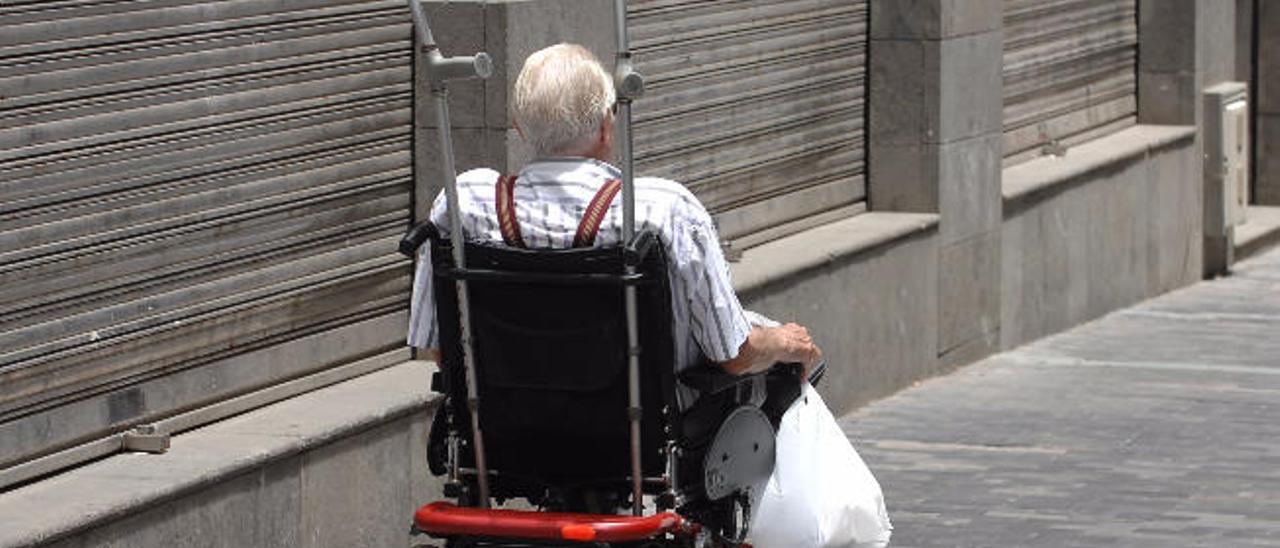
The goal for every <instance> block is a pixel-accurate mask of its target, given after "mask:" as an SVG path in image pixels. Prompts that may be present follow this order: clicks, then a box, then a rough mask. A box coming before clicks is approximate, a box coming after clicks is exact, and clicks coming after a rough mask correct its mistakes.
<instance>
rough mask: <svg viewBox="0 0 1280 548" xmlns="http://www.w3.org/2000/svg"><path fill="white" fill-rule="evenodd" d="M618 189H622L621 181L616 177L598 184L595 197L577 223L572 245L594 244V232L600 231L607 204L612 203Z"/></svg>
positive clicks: (585, 245) (589, 245) (588, 245)
mask: <svg viewBox="0 0 1280 548" xmlns="http://www.w3.org/2000/svg"><path fill="white" fill-rule="evenodd" d="M619 190H622V181H619V180H617V179H609V180H608V181H605V183H604V184H603V185H601V186H600V190H597V191H596V195H595V197H593V198H591V203H590V204H589V205H587V211H586V212H585V213H583V214H582V221H581V222H579V223H578V232H577V234H574V235H573V247H591V246H592V245H593V244H595V242H596V234H599V233H600V223H601V222H603V221H604V214H605V212H607V211H609V204H611V203H613V198H614V197H615V196H617V195H618V191H619Z"/></svg>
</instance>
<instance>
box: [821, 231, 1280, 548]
mask: <svg viewBox="0 0 1280 548" xmlns="http://www.w3.org/2000/svg"><path fill="white" fill-rule="evenodd" d="M841 422H842V424H843V426H844V427H845V430H846V432H848V433H849V434H850V435H851V436H852V437H853V439H854V442H855V445H856V447H858V450H859V452H860V453H861V454H862V455H863V457H864V458H865V459H866V460H867V463H868V465H869V466H871V469H872V470H873V471H874V472H875V473H876V475H877V477H878V478H879V480H880V482H881V484H882V486H883V487H884V490H885V496H886V499H887V501H888V504H889V512H890V516H891V517H892V518H893V520H894V526H895V531H894V536H893V546H895V547H930V546H948V547H950V546H957V547H959V546H963V547H979V546H1052V547H1072V546H1160V547H1169V546H1222V547H1231V546H1276V547H1280V250H1277V251H1272V252H1270V253H1267V254H1264V255H1262V256H1260V257H1258V258H1256V259H1254V260H1251V261H1249V262H1246V263H1243V264H1241V265H1238V267H1237V271H1236V274H1235V275H1233V276H1231V277H1229V278H1224V279H1219V280H1215V281H1212V282H1204V283H1200V284H1197V285H1195V286H1192V287H1189V288H1186V289H1183V290H1180V291H1176V292H1174V293H1171V294H1168V295H1165V296H1163V297H1160V298H1157V299H1154V300H1151V301H1148V302H1145V303H1142V304H1140V305H1138V306H1135V307H1133V308H1130V309H1126V310H1123V311H1119V312H1116V313H1113V314H1111V315H1109V316H1106V317H1104V318H1101V319H1099V320H1098V321H1095V322H1092V323H1090V324H1087V325H1084V326H1081V327H1078V328H1076V329H1073V330H1071V331H1068V332H1066V333H1063V334H1060V335H1057V336H1054V337H1050V338H1047V339H1044V340H1041V341H1039V342H1036V343H1033V344H1030V345H1028V346H1024V347H1021V348H1019V349H1017V350H1014V351H1012V352H1008V353H1005V354H1001V355H997V356H995V357H993V358H990V359H988V360H986V361H983V362H981V363H978V364H976V365H973V366H970V367H967V368H964V369H962V370H960V371H958V372H956V373H953V374H951V375H948V376H946V377H941V378H937V379H932V380H929V381H926V382H923V383H920V384H919V385H917V386H915V387H912V388H911V389H909V390H906V391H904V392H902V393H899V394H898V395H895V396H893V397H890V398H887V399H884V400H881V401H878V402H876V403H874V404H872V405H870V406H868V407H865V408H863V409H861V410H859V411H857V412H855V413H853V414H851V415H848V416H846V417H845V418H843V419H842V421H841Z"/></svg>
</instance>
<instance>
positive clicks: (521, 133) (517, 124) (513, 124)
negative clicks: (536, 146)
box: [511, 120, 528, 141]
mask: <svg viewBox="0 0 1280 548" xmlns="http://www.w3.org/2000/svg"><path fill="white" fill-rule="evenodd" d="M511 127H512V128H513V129H515V130H516V134H517V135H519V136H520V138H521V139H523V140H525V141H528V139H525V137H524V130H523V129H520V122H517V121H515V120H512V121H511Z"/></svg>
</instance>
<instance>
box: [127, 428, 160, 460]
mask: <svg viewBox="0 0 1280 548" xmlns="http://www.w3.org/2000/svg"><path fill="white" fill-rule="evenodd" d="M121 445H122V447H123V448H124V450H125V451H137V452H140V453H155V454H160V453H164V452H166V451H168V450H169V434H167V433H164V432H161V431H159V430H157V429H156V427H155V425H152V424H143V425H141V426H138V427H135V428H134V429H133V430H130V431H128V432H125V434H124V438H123V439H122V440H121Z"/></svg>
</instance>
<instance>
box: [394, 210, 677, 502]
mask: <svg viewBox="0 0 1280 548" xmlns="http://www.w3.org/2000/svg"><path fill="white" fill-rule="evenodd" d="M424 226H428V228H425V229H423V232H425V236H426V238H427V239H428V240H429V245H430V246H431V257H432V268H433V275H434V277H435V278H434V282H435V283H434V286H435V293H436V301H437V307H436V308H437V318H438V321H439V327H440V340H441V353H442V359H441V362H442V363H441V370H442V372H443V373H444V381H445V382H444V385H445V386H444V391H445V392H446V394H448V395H449V403H448V405H450V406H451V411H452V416H453V418H454V419H453V420H454V421H455V424H460V425H461V427H460V431H461V432H469V428H470V425H469V422H470V418H469V416H468V413H467V408H466V405H467V402H466V397H465V396H466V387H465V384H464V383H465V377H464V373H463V367H462V354H461V352H462V346H461V342H460V334H459V324H458V311H457V294H456V288H455V280H457V279H460V278H465V279H467V280H468V287H469V290H470V302H471V333H472V337H473V339H474V340H475V346H474V347H475V353H476V355H475V364H476V370H477V371H476V376H477V388H478V393H479V398H480V421H481V428H482V429H483V431H484V436H485V445H486V451H485V454H486V458H487V460H488V466H489V468H490V470H492V471H494V472H496V474H497V478H498V480H499V481H498V483H497V487H496V488H495V494H496V495H499V496H501V494H502V493H501V491H502V487H501V486H502V485H503V478H507V481H506V484H508V485H512V484H514V483H513V480H519V481H523V482H536V483H540V484H546V485H563V484H566V483H573V484H583V483H596V484H598V483H609V482H618V484H619V485H622V486H625V485H627V482H628V481H629V479H628V478H629V476H630V457H629V455H630V441H629V440H630V438H629V430H628V427H627V417H628V414H627V331H626V319H625V318H626V316H625V314H624V299H623V287H624V284H634V285H636V286H637V288H638V291H637V293H638V300H639V306H638V311H639V320H640V321H639V327H640V344H641V348H642V349H643V351H642V352H641V398H642V400H641V403H642V408H643V416H642V422H641V424H642V444H641V445H642V448H641V449H642V453H641V454H642V468H643V472H644V475H645V476H646V477H657V476H661V474H662V472H663V466H664V464H665V459H664V458H663V453H662V450H663V448H664V446H665V443H666V440H668V439H670V438H669V434H668V433H669V432H670V431H671V430H670V429H671V428H674V427H678V426H676V425H674V422H675V421H674V414H675V412H676V410H675V402H674V386H675V380H674V378H673V377H674V367H675V364H674V363H673V360H674V351H673V342H672V333H671V304H670V300H671V299H670V290H669V287H668V278H667V274H666V263H665V257H664V256H663V252H662V246H660V245H653V242H654V241H655V240H656V238H655V237H654V236H653V235H652V234H649V233H642V234H641V235H640V236H639V237H638V238H637V239H636V240H635V241H634V242H633V245H631V246H627V247H614V248H588V249H568V250H524V249H514V248H508V247H501V246H491V245H482V244H471V243H468V244H466V245H467V249H466V260H467V265H466V268H462V269H459V268H456V265H454V264H453V258H452V254H451V252H450V251H451V250H450V242H449V240H448V239H447V238H441V237H440V236H439V233H438V232H437V231H435V230H434V229H432V228H430V227H429V225H424ZM413 236H414V234H413V233H411V234H410V237H413ZM406 245H412V242H410V243H408V244H406ZM627 261H632V262H633V264H636V265H637V266H638V269H637V273H636V274H635V275H632V276H628V275H626V274H625V265H626V262H627ZM461 437H462V439H464V440H466V439H469V435H463V436H461ZM459 456H460V457H461V458H462V461H463V463H464V464H467V463H470V461H471V456H470V451H461V452H460V455H459Z"/></svg>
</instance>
